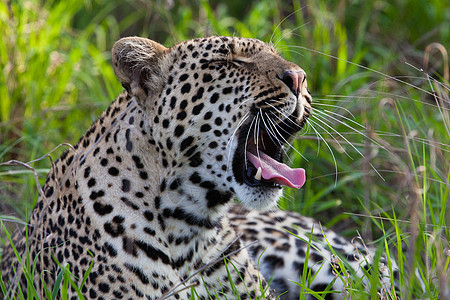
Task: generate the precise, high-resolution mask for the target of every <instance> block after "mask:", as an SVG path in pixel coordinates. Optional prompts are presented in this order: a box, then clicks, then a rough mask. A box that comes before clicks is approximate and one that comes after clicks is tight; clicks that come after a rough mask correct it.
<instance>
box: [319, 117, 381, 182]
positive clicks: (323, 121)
mask: <svg viewBox="0 0 450 300" xmlns="http://www.w3.org/2000/svg"><path fill="white" fill-rule="evenodd" d="M317 112H319V114H316V115H315V118H316V120H317V121H320V122H322V123H323V124H326V122H325V121H326V120H327V119H326V118H325V117H323V116H326V117H328V118H330V117H331V116H329V115H327V114H326V113H324V112H321V111H320V110H317ZM320 115H322V120H321V119H319V117H320ZM331 118H333V119H335V120H336V121H338V122H340V123H341V124H344V125H346V126H347V127H348V126H349V125H347V124H346V123H344V122H341V121H340V120H338V119H336V118H334V117H331ZM310 121H311V122H314V121H312V120H310ZM316 124H317V123H316ZM326 125H327V124H326ZM327 126H329V127H330V128H333V127H331V126H330V125H327ZM322 129H323V128H322ZM333 130H334V131H335V132H336V133H337V134H338V135H339V136H340V137H342V138H343V139H344V140H345V141H346V142H347V143H349V144H350V146H351V147H352V148H353V149H354V150H355V151H356V152H357V153H358V154H359V155H361V157H362V158H366V157H365V156H364V154H363V153H362V152H361V151H360V150H359V149H358V148H356V147H355V146H354V145H353V144H352V143H351V142H350V141H349V140H348V139H346V138H345V137H344V136H343V135H341V134H340V133H339V132H338V131H336V130H335V129H334V128H333ZM353 130H355V131H356V132H358V133H360V134H361V135H363V136H364V137H366V138H367V139H369V140H370V141H372V142H373V143H374V144H376V145H377V146H379V147H381V148H382V149H384V150H386V151H389V150H387V149H386V148H385V147H384V146H382V145H380V144H379V143H378V142H377V141H375V140H374V139H372V138H370V137H369V136H367V135H366V134H364V133H362V132H359V131H357V130H356V129H353ZM330 135H331V134H330ZM331 136H332V137H333V135H331ZM333 139H334V140H336V139H335V138H334V137H333ZM338 143H339V142H338ZM339 146H341V148H342V145H341V144H339ZM344 152H345V150H344ZM347 155H348V154H347ZM349 157H350V156H349ZM350 158H351V157H350ZM368 164H369V165H370V167H371V168H372V169H373V170H374V171H375V172H376V173H377V174H378V176H379V177H380V178H381V179H383V180H384V178H383V176H381V174H380V173H379V172H378V170H377V169H376V168H375V167H374V165H373V164H372V163H371V162H368Z"/></svg>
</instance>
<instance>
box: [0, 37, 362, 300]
mask: <svg viewBox="0 0 450 300" xmlns="http://www.w3.org/2000/svg"><path fill="white" fill-rule="evenodd" d="M112 61H113V66H114V69H115V72H116V74H117V76H118V78H119V79H120V80H121V82H122V85H123V86H124V88H125V91H124V92H123V93H122V94H121V95H120V96H119V97H118V98H117V99H116V100H115V101H114V102H113V103H112V104H111V105H110V106H109V107H108V109H107V110H106V111H105V112H104V113H103V114H102V115H101V116H100V117H99V119H98V120H97V121H96V122H94V124H93V125H92V126H91V127H90V128H89V130H88V131H87V132H86V134H85V135H84V136H83V137H82V138H81V139H80V141H79V142H78V143H77V144H76V145H75V146H74V147H73V149H69V150H67V151H66V152H65V153H64V154H63V155H62V156H61V158H60V159H59V160H58V161H57V162H55V164H54V165H53V167H52V169H51V171H50V173H49V175H48V177H47V180H46V182H45V185H44V186H43V192H44V194H45V197H40V198H39V200H38V202H37V205H36V207H35V208H34V210H33V213H32V216H31V220H30V222H29V224H30V226H28V227H27V228H26V229H27V231H28V233H27V234H28V237H29V238H28V244H27V245H26V244H25V241H26V238H25V231H22V232H19V233H17V234H16V236H15V238H14V244H15V246H16V247H17V249H18V251H19V252H20V253H24V251H25V250H26V249H28V251H29V254H30V258H31V259H32V261H36V270H35V273H34V278H33V280H34V282H35V286H36V288H37V291H38V293H40V294H41V296H43V297H44V296H45V292H44V287H43V282H45V283H46V285H47V286H49V287H52V286H53V285H54V284H55V280H56V277H57V274H58V273H59V272H60V268H61V266H65V265H66V264H68V265H69V266H70V270H71V272H72V274H73V275H74V282H75V283H76V284H77V285H78V286H80V284H81V282H82V280H83V275H84V274H86V273H87V272H88V269H89V268H90V266H91V265H92V269H90V271H89V276H88V277H87V280H86V282H85V283H84V285H83V287H82V289H81V292H82V293H83V294H84V295H85V296H86V297H87V298H89V299H161V298H162V297H166V296H167V297H168V299H189V298H190V297H191V296H192V295H191V292H192V289H191V287H194V289H195V292H196V296H197V297H198V298H199V299H209V297H212V298H219V299H223V298H225V297H227V298H228V299H234V297H235V294H236V293H237V294H239V295H240V298H241V299H248V298H252V299H253V298H254V297H255V296H259V295H262V294H265V296H266V297H267V298H269V299H271V298H274V295H275V292H273V291H272V290H271V289H268V288H267V284H266V281H265V280H264V276H263V275H262V274H261V273H260V272H259V271H258V269H257V267H256V262H255V260H257V259H258V257H259V256H260V254H261V253H262V251H263V249H264V248H265V247H266V246H268V250H267V252H266V254H265V256H263V260H262V265H261V270H262V272H263V273H264V275H265V276H266V278H270V277H271V276H272V275H273V274H275V280H274V287H276V288H277V292H278V293H281V292H284V291H285V290H286V289H289V290H290V291H291V292H290V293H289V294H287V295H285V296H284V297H291V296H294V295H295V294H296V293H298V291H297V290H296V289H295V287H294V286H293V285H292V284H290V283H289V281H288V279H292V280H296V281H299V280H300V278H299V271H300V269H301V268H300V267H301V266H302V264H303V263H304V255H305V252H304V251H305V244H304V243H303V242H299V241H298V240H295V239H294V237H293V236H291V235H289V234H287V233H286V231H283V230H282V228H290V231H292V232H294V233H299V231H300V230H301V229H302V228H303V229H306V230H310V229H311V226H312V224H314V221H313V220H311V219H306V218H302V217H300V216H297V215H293V214H290V213H285V212H273V213H263V214H259V213H254V212H252V211H247V210H246V209H244V208H243V207H237V206H235V205H231V200H232V199H233V198H234V197H235V196H237V197H238V198H239V199H240V200H241V201H242V202H243V203H244V205H245V206H246V207H247V208H250V209H254V208H273V207H275V206H276V202H277V200H278V198H279V197H280V195H281V192H282V190H281V188H280V187H279V186H277V185H273V184H270V183H265V184H263V183H261V182H258V181H253V182H249V178H247V177H248V176H250V177H251V176H252V174H250V175H249V174H246V170H247V169H246V156H245V151H244V150H243V148H245V146H246V145H248V143H251V142H253V143H254V142H255V138H251V137H250V138H249V135H250V136H252V135H253V136H256V135H259V131H256V130H257V129H255V128H258V130H259V128H262V129H261V131H263V130H264V128H263V127H264V126H263V125H262V124H259V125H254V126H253V125H252V120H254V119H255V116H256V115H258V113H260V114H261V116H262V115H263V113H264V114H265V116H266V119H265V120H266V121H268V122H269V121H270V122H271V123H270V124H271V126H272V127H271V128H272V133H269V134H268V133H267V131H268V129H267V127H266V133H265V135H264V133H261V136H260V138H261V139H264V138H265V139H264V141H263V142H265V143H272V146H271V148H273V150H267V151H269V152H272V153H271V155H273V156H274V157H276V159H277V160H281V159H282V158H281V156H280V154H279V149H281V146H282V145H281V144H284V143H285V140H286V139H287V138H289V137H290V136H291V135H293V134H295V133H296V132H297V131H298V130H300V129H301V128H302V127H303V125H304V122H305V120H306V118H307V117H308V116H309V113H310V111H311V97H310V95H309V92H308V90H307V84H306V80H304V79H302V80H301V82H300V81H299V82H295V80H297V78H298V77H292V75H290V74H292V72H294V73H296V74H304V72H303V70H302V69H301V68H300V67H298V66H297V65H295V64H293V63H291V62H288V61H286V60H284V59H283V58H281V57H280V56H279V55H278V53H277V52H276V51H275V49H274V48H273V47H272V46H270V45H268V44H265V43H263V42H261V41H258V40H254V39H244V38H230V37H209V38H202V39H195V40H191V41H187V42H183V43H181V44H178V45H175V46H173V47H171V48H165V47H164V46H162V45H160V44H158V43H156V42H153V41H150V40H148V39H143V38H137V37H132V38H125V39H122V40H120V41H118V42H117V43H116V44H115V45H114V48H113V50H112ZM302 76H303V75H302ZM302 78H303V77H302ZM293 80H294V81H293ZM252 126H253V127H252ZM257 126H259V127H257ZM266 126H268V125H266ZM269 127H270V126H269ZM275 130H277V132H278V133H275ZM269 138H271V139H275V140H276V141H275V142H273V141H272V142H270V141H269ZM256 140H258V137H256ZM260 142H262V140H260ZM277 143H279V145H277ZM259 147H262V146H259ZM264 147H266V146H264ZM253 175H254V174H253ZM286 222H289V223H292V224H289V225H287V223H286ZM296 224H297V225H296ZM317 230H319V227H318V226H316V228H315V231H314V234H315V235H317V234H318V233H317ZM326 232H328V231H326ZM238 233H242V234H243V236H242V237H241V238H240V239H239V238H238V237H239V236H238ZM330 234H331V233H330ZM255 239H258V240H260V242H261V243H260V244H252V245H251V246H250V248H249V251H248V250H247V248H245V247H244V246H245V245H247V244H248V243H250V242H253V240H255ZM331 239H332V243H333V244H334V245H336V247H337V248H338V249H340V251H342V252H343V253H344V254H346V255H347V257H353V256H350V254H351V255H353V250H354V247H350V246H349V244H348V242H346V241H344V240H343V239H342V238H341V237H339V236H338V235H336V234H332V237H331ZM323 245H324V242H323V239H322V241H321V244H320V246H319V248H320V249H321V250H323V253H326V254H330V252H329V250H328V249H325V247H324V246H323ZM271 249H272V250H271ZM274 251H275V252H277V253H278V255H276V254H275V252H274ZM327 251H328V252H327ZM280 253H286V254H285V255H279V254H280ZM313 254H314V255H316V256H315V257H314V258H313V259H312V260H311V265H310V266H308V267H310V268H312V269H313V270H316V269H317V268H316V265H317V262H318V261H319V260H329V259H330V258H329V257H325V254H322V255H319V254H316V252H313ZM224 256H227V257H228V258H227V259H228V260H224V259H223V257H224ZM11 263H12V265H13V266H14V267H15V268H17V267H18V262H17V259H16V258H15V255H14V253H13V251H12V250H11V248H7V249H6V250H5V253H4V255H3V262H2V266H1V270H2V277H3V280H4V281H5V282H6V283H7V285H8V284H9V283H10V282H12V280H13V278H14V270H13V269H12V268H11ZM44 270H46V271H44ZM281 270H286V271H283V272H281ZM288 270H289V271H288ZM324 270H325V271H323V272H324V275H323V276H319V278H317V282H318V283H317V285H318V286H319V287H321V288H322V287H323V284H325V286H326V285H327V284H328V282H330V281H331V280H332V279H333V278H334V276H333V275H332V272H331V271H330V267H329V265H328V267H327V268H325V269H324ZM196 272H197V273H196ZM191 275H192V276H191ZM19 276H20V275H19ZM230 279H231V280H232V281H233V285H231V284H230ZM19 280H20V282H21V284H22V288H23V287H24V286H25V285H26V279H25V277H24V275H23V274H22V275H21V276H20V278H19ZM232 286H235V288H236V291H233V288H232ZM337 287H338V288H339V287H340V286H339V285H338V286H337ZM22 291H23V292H24V293H25V292H26V291H24V290H23V289H22ZM68 293H69V298H70V299H76V298H77V294H76V293H75V290H74V289H73V287H71V288H69V291H68ZM296 297H297V299H298V295H297V296H296ZM286 299H287V298H286Z"/></svg>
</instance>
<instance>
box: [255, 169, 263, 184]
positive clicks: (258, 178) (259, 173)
mask: <svg viewBox="0 0 450 300" xmlns="http://www.w3.org/2000/svg"><path fill="white" fill-rule="evenodd" d="M261 174H262V169H261V167H259V168H258V171H256V175H255V179H256V180H258V181H259V180H261Z"/></svg>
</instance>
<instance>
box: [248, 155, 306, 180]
mask: <svg viewBox="0 0 450 300" xmlns="http://www.w3.org/2000/svg"><path fill="white" fill-rule="evenodd" d="M247 157H248V160H250V162H251V163H252V164H253V166H255V168H256V169H258V168H259V167H261V170H262V174H261V176H262V178H264V179H266V180H272V181H274V182H275V183H278V184H279V185H285V186H288V187H292V188H296V189H299V188H301V187H302V186H303V184H305V181H306V175H305V170H304V169H302V168H298V169H291V168H289V167H288V166H286V165H285V164H282V163H280V162H278V161H276V160H274V159H273V158H272V157H270V156H269V155H267V154H265V153H264V152H262V151H259V157H258V156H256V155H255V154H253V153H251V152H249V151H247Z"/></svg>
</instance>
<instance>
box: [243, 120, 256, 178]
mask: <svg viewBox="0 0 450 300" xmlns="http://www.w3.org/2000/svg"><path fill="white" fill-rule="evenodd" d="M254 122H255V118H253V120H252V123H250V127H249V128H248V131H247V136H246V137H245V145H244V161H245V168H246V169H247V145H248V136H249V135H250V132H251V131H252V127H253V123H254Z"/></svg>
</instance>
